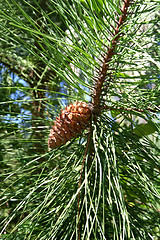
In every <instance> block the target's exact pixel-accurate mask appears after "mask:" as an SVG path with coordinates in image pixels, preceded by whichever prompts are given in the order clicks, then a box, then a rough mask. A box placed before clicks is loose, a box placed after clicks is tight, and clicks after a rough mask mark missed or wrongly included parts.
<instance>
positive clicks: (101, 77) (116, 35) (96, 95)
mask: <svg viewBox="0 0 160 240" xmlns="http://www.w3.org/2000/svg"><path fill="white" fill-rule="evenodd" d="M123 2H124V4H123V7H122V9H121V12H122V15H121V16H120V17H119V21H118V23H117V26H116V27H115V31H114V34H113V36H114V39H113V40H112V42H111V46H110V47H109V48H108V51H107V54H106V56H105V57H104V59H103V64H102V67H101V69H99V72H98V77H97V83H96V86H95V89H94V96H93V108H94V112H97V111H98V110H99V105H100V96H101V92H102V86H103V83H104V81H105V78H106V73H107V71H108V70H109V62H110V61H111V60H112V57H113V55H114V50H115V48H116V46H117V43H118V40H119V38H120V37H121V34H120V29H121V28H122V26H123V24H124V22H125V19H126V17H127V10H128V7H129V4H130V0H125V1H123Z"/></svg>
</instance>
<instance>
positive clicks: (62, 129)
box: [48, 102, 91, 148]
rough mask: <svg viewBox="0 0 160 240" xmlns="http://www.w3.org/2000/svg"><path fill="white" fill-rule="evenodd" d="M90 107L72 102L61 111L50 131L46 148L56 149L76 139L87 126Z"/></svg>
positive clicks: (82, 103)
mask: <svg viewBox="0 0 160 240" xmlns="http://www.w3.org/2000/svg"><path fill="white" fill-rule="evenodd" d="M90 117H91V107H90V106H89V105H88V104H87V103H85V102H74V103H73V104H72V103H71V104H70V105H69V106H67V107H65V110H61V114H60V116H59V117H56V121H54V125H53V126H52V127H53V129H51V130H50V134H49V140H48V147H49V148H56V147H59V146H61V145H62V144H65V143H66V142H67V141H69V140H71V138H72V137H76V136H77V134H79V133H81V132H82V130H83V129H84V128H85V127H86V126H87V125H89V119H90Z"/></svg>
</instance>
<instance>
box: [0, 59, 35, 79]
mask: <svg viewBox="0 0 160 240" xmlns="http://www.w3.org/2000/svg"><path fill="white" fill-rule="evenodd" d="M0 63H1V64H3V65H4V66H5V67H7V68H8V69H9V70H10V71H11V72H12V73H15V74H16V75H17V76H18V77H20V78H21V79H24V80H26V81H27V82H29V83H30V82H31V79H32V77H33V70H32V69H27V68H26V67H24V66H20V64H18V62H17V61H16V60H15V59H13V58H11V57H7V56H3V55H0Z"/></svg>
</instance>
